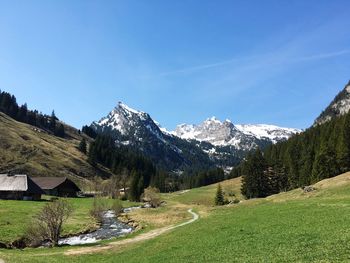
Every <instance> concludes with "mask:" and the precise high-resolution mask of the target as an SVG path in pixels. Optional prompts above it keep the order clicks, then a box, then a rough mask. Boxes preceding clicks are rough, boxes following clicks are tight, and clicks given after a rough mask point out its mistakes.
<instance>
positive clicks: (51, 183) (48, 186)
mask: <svg viewBox="0 0 350 263" xmlns="http://www.w3.org/2000/svg"><path fill="white" fill-rule="evenodd" d="M32 179H33V181H34V182H35V183H36V184H37V185H39V186H40V187H41V188H42V189H44V190H52V189H55V188H56V187H58V186H60V185H61V184H63V183H65V182H68V183H69V184H71V186H72V187H73V188H75V190H76V191H80V189H79V187H78V186H77V185H76V184H75V183H74V182H73V181H72V180H70V179H68V178H67V177H33V178H32Z"/></svg>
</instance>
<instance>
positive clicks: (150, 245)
mask: <svg viewBox="0 0 350 263" xmlns="http://www.w3.org/2000/svg"><path fill="white" fill-rule="evenodd" d="M315 188H316V190H314V191H312V192H310V193H304V192H303V191H302V190H301V189H296V190H293V191H291V192H286V193H281V194H278V195H275V196H272V197H269V198H266V199H255V200H249V201H244V202H241V203H240V204H238V205H232V206H227V207H218V208H212V209H211V212H210V213H209V214H208V215H207V216H205V217H202V218H200V219H199V220H198V221H196V222H194V223H193V224H190V225H187V226H184V227H182V228H178V229H176V230H174V231H172V232H169V233H166V234H163V235H161V236H159V237H157V238H154V239H152V240H148V241H145V242H143V243H136V244H131V245H129V246H127V247H126V248H125V247H124V248H119V247H115V248H114V249H111V250H107V251H104V252H101V253H96V254H90V255H89V254H88V255H76V256H68V255H64V252H65V251H66V250H67V248H57V249H52V250H47V249H46V250H45V249H39V250H33V249H28V250H24V251H9V250H0V258H2V259H4V260H5V262H47V259H48V257H50V262H349V261H350V256H349V250H350V230H349V227H348V225H349V218H350V173H346V174H343V175H340V176H338V177H335V178H332V179H328V180H324V181H322V182H319V183H317V184H316V185H315ZM208 189H215V187H214V186H208V187H206V188H205V189H203V188H202V189H201V190H199V189H194V190H190V191H189V192H186V193H183V194H180V193H176V194H174V196H173V199H172V198H171V197H170V196H169V197H168V200H169V201H170V202H175V199H178V198H179V196H181V198H183V197H182V196H185V195H186V194H187V195H188V196H187V197H188V198H189V196H190V195H193V197H195V194H194V193H195V192H197V193H201V194H203V192H205V191H208V192H209V190H208ZM192 191H193V193H191V192H192ZM210 195H211V194H210ZM208 196H209V194H208ZM199 199H200V200H204V199H205V198H204V199H202V198H199ZM184 202H185V203H187V202H188V201H187V198H185V200H184ZM182 205H185V204H182ZM201 206H202V205H198V206H196V205H194V204H193V207H194V208H195V210H199V209H201Z"/></svg>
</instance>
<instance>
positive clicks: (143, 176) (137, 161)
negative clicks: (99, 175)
mask: <svg viewBox="0 0 350 263" xmlns="http://www.w3.org/2000/svg"><path fill="white" fill-rule="evenodd" d="M88 161H89V162H90V163H91V164H92V165H95V166H96V165H97V163H100V164H102V165H104V166H105V167H108V168H110V169H111V170H112V172H113V173H115V174H120V175H121V178H120V179H121V182H122V184H123V188H125V182H126V178H125V177H126V176H127V175H129V178H130V179H129V180H130V189H129V196H128V197H129V199H130V200H134V201H138V200H140V196H141V194H142V193H143V189H144V188H146V187H148V186H149V185H150V184H151V181H153V185H155V186H158V184H159V185H161V184H162V180H161V179H160V177H161V175H159V174H158V175H157V169H156V167H155V166H154V165H153V163H152V162H151V161H150V160H148V159H147V158H145V157H144V156H142V155H141V154H137V153H135V152H133V151H132V150H130V149H129V148H126V147H117V146H116V145H115V142H114V140H113V138H112V137H110V136H108V135H98V136H97V137H96V139H95V141H93V142H92V143H91V144H90V147H89V152H88ZM158 173H159V172H158ZM163 176H165V175H163ZM152 179H153V180H152Z"/></svg>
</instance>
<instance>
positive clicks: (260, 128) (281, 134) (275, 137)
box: [235, 124, 301, 143]
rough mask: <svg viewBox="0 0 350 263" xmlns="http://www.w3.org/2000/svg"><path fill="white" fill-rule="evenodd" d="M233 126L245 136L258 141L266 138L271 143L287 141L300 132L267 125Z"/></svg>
mask: <svg viewBox="0 0 350 263" xmlns="http://www.w3.org/2000/svg"><path fill="white" fill-rule="evenodd" d="M235 126H236V128H237V129H238V130H239V131H241V132H243V133H244V134H246V135H252V136H255V137H256V138H258V139H262V138H267V139H269V140H271V141H272V142H273V143H277V142H279V141H281V140H287V139H288V138H289V137H291V136H292V135H294V134H297V133H300V132H301V130H299V129H294V128H284V127H278V126H275V125H268V124H237V125H235Z"/></svg>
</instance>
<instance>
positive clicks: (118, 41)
mask: <svg viewBox="0 0 350 263" xmlns="http://www.w3.org/2000/svg"><path fill="white" fill-rule="evenodd" d="M349 11H350V2H349V1H348V0H345V1H337V0H333V1H328V0H327V1H322V0H317V1H313V0H308V1H292V0H289V1H287V0H276V1H268V0H264V1H260V0H256V1H252V0H250V1H249V0H248V1H247V0H245V1H235V0H229V1H225V0H211V1H204V0H197V1H195V0H184V1H180V0H177V1H170V0H159V1H156V0H144V1H142V0H125V1H118V0H115V1H102V0H99V1H89V0H85V1H78V0H75V1H64V0H60V1H53V0H43V1H29V0H25V1H16V0H7V1H5V0H0V89H1V90H6V91H9V92H11V93H13V94H15V95H16V97H17V98H18V101H19V102H20V103H24V102H27V103H28V106H29V108H36V109H38V110H40V111H42V112H44V113H50V112H51V111H52V110H53V109H54V110H55V111H56V114H57V115H58V117H59V118H61V119H62V120H64V121H65V122H67V123H69V124H72V125H73V126H75V127H78V128H80V127H81V126H82V125H83V124H89V123H91V122H92V121H93V120H98V119H100V118H101V117H103V116H105V115H106V114H107V113H108V112H109V111H110V110H111V109H112V108H113V107H114V106H115V105H116V104H117V102H118V101H123V102H124V103H126V104H128V105H129V106H131V107H133V108H136V109H141V110H143V111H146V112H148V113H150V115H151V116H152V117H153V118H154V119H155V120H157V121H158V122H160V123H161V124H162V126H164V127H166V128H168V129H169V130H171V129H174V128H175V126H176V125H177V124H180V123H199V122H201V121H203V120H204V119H206V118H208V117H211V116H216V117H218V118H219V119H222V120H224V119H226V118H228V119H230V120H231V121H232V122H233V123H267V124H276V125H280V126H285V127H296V128H306V127H308V126H310V125H311V124H312V122H313V120H314V119H315V118H316V117H317V116H318V114H319V113H320V112H321V111H322V110H323V109H324V108H325V107H326V106H327V105H328V103H329V102H330V101H331V100H332V99H333V98H334V96H335V95H336V94H337V93H338V92H339V91H340V90H341V89H342V88H343V87H344V86H345V84H346V83H347V82H348V81H349V79H350V74H349V73H350V32H349V29H350V16H349V13H350V12H349Z"/></svg>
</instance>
